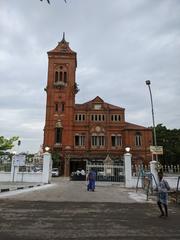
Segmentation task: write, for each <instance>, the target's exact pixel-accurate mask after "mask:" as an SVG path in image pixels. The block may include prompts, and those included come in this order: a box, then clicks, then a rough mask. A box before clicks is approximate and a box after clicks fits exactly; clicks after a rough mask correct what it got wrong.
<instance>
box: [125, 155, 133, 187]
mask: <svg viewBox="0 0 180 240" xmlns="http://www.w3.org/2000/svg"><path fill="white" fill-rule="evenodd" d="M131 157H132V155H131V154H130V153H125V154H124V170H125V172H124V174H125V187H127V188H131V187H132V164H131Z"/></svg>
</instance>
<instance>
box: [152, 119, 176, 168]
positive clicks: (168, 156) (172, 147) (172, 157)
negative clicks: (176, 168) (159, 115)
mask: <svg viewBox="0 0 180 240" xmlns="http://www.w3.org/2000/svg"><path fill="white" fill-rule="evenodd" d="M156 135H157V144H158V145H159V146H163V150H164V154H163V155H162V156H160V157H159V158H160V161H161V163H162V164H180V129H167V128H166V127H165V126H163V125H162V124H158V125H157V126H156Z"/></svg>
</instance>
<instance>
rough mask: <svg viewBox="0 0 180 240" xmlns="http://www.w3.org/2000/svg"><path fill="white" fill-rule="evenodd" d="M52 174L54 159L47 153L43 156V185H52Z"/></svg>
mask: <svg viewBox="0 0 180 240" xmlns="http://www.w3.org/2000/svg"><path fill="white" fill-rule="evenodd" d="M51 172H52V157H51V154H50V153H48V152H45V153H44V154H43V174H42V182H43V183H51V174H52V173H51Z"/></svg>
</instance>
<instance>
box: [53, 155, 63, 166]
mask: <svg viewBox="0 0 180 240" xmlns="http://www.w3.org/2000/svg"><path fill="white" fill-rule="evenodd" d="M60 158H61V155H60V153H59V152H57V151H54V152H53V153H52V161H53V167H54V168H59V167H60Z"/></svg>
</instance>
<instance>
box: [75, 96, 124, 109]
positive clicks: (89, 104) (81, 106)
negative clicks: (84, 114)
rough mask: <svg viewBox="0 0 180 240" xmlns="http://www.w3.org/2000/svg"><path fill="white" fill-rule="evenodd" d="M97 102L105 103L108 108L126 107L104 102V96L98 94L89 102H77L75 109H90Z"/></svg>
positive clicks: (104, 105) (104, 106)
mask: <svg viewBox="0 0 180 240" xmlns="http://www.w3.org/2000/svg"><path fill="white" fill-rule="evenodd" d="M96 103H97V104H98V103H101V104H102V105H103V108H106V109H111V110H124V108H121V107H118V106H115V105H112V104H109V103H106V102H104V100H103V99H102V98H100V97H99V96H96V97H95V98H94V99H92V100H90V101H88V102H85V103H82V104H75V109H77V110H83V109H90V108H92V106H93V104H96Z"/></svg>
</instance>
